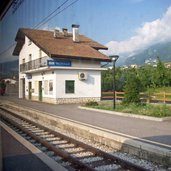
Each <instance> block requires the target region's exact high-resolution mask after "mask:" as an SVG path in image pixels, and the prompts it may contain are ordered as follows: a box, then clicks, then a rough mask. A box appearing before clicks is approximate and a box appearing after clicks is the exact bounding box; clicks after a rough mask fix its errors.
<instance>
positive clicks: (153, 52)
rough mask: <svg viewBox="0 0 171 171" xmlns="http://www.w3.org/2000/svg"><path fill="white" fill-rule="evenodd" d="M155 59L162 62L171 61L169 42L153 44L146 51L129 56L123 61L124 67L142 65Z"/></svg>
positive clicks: (170, 44) (170, 43)
mask: <svg viewBox="0 0 171 171" xmlns="http://www.w3.org/2000/svg"><path fill="white" fill-rule="evenodd" d="M157 57H159V58H160V60H161V61H163V62H168V61H171V42H167V43H159V44H155V45H153V46H151V47H149V48H147V49H146V50H144V51H142V52H140V53H137V54H136V55H133V56H130V57H129V58H127V59H126V60H125V65H131V64H137V65H143V64H144V62H145V61H147V60H155V59H156V58H157Z"/></svg>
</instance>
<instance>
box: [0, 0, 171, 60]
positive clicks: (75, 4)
mask: <svg viewBox="0 0 171 171" xmlns="http://www.w3.org/2000/svg"><path fill="white" fill-rule="evenodd" d="M17 2H18V4H20V5H18V6H17V9H16V10H15V11H14V6H13V5H12V7H11V8H10V9H9V11H8V12H7V14H6V16H5V17H4V18H3V20H1V21H0V62H3V61H6V60H12V59H17V57H12V55H11V54H12V51H13V48H14V46H15V44H14V43H15V41H14V39H15V36H16V32H17V30H18V28H20V27H29V28H36V29H48V30H53V29H54V28H63V27H64V28H68V29H69V31H71V25H72V24H73V23H74V24H79V25H80V33H81V34H84V35H86V36H88V37H90V38H92V39H93V40H95V41H98V42H99V43H102V44H104V45H106V46H107V47H108V48H109V50H108V51H106V52H103V53H105V54H107V55H119V56H120V58H121V59H125V58H126V57H128V56H130V55H132V54H134V53H136V52H137V51H138V50H140V49H144V48H146V47H148V46H150V45H153V44H155V43H158V42H166V41H171V22H170V21H171V0H36V1H35V0H17ZM59 7H60V8H59ZM54 10H56V11H55V12H54V13H53V15H52V16H50V19H49V18H48V20H47V21H46V20H45V19H46V17H47V16H48V15H49V14H51V13H52V12H53V11H54ZM42 20H45V22H44V23H41V21H42Z"/></svg>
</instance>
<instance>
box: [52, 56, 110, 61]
mask: <svg viewBox="0 0 171 171" xmlns="http://www.w3.org/2000/svg"><path fill="white" fill-rule="evenodd" d="M50 56H51V57H52V58H55V57H56V58H65V59H77V60H78V59H81V60H94V61H100V62H111V59H110V58H109V59H107V58H106V59H105V58H104V59H103V58H93V57H81V56H71V55H67V56H66V55H57V54H51V55H50Z"/></svg>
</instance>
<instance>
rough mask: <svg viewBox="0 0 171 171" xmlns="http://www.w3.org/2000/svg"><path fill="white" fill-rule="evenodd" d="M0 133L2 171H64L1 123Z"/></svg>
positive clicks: (64, 170)
mask: <svg viewBox="0 0 171 171" xmlns="http://www.w3.org/2000/svg"><path fill="white" fill-rule="evenodd" d="M0 133H1V138H0V141H1V145H2V146H1V148H2V153H1V155H2V156H1V157H2V167H1V169H2V170H3V171H20V170H21V171H31V170H36V171H58V170H60V171H66V169H65V168H63V167H62V166H60V165H59V164H58V163H57V162H55V161H54V160H52V159H51V158H49V157H48V156H46V155H45V154H44V153H42V152H41V151H40V150H39V149H37V148H36V147H34V146H33V145H32V144H31V143H29V142H28V141H26V140H25V139H24V138H22V137H21V136H20V135H18V134H17V133H15V132H14V131H13V130H12V129H10V128H9V127H8V126H6V125H5V124H3V123H2V122H0Z"/></svg>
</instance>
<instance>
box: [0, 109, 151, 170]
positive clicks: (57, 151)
mask: <svg viewBox="0 0 171 171" xmlns="http://www.w3.org/2000/svg"><path fill="white" fill-rule="evenodd" d="M0 109H1V110H3V111H5V112H7V113H9V114H10V115H12V116H13V117H16V118H18V119H21V120H23V121H26V122H28V123H29V124H32V125H34V126H36V127H38V128H40V129H42V130H44V131H45V132H49V134H53V135H54V136H56V137H60V139H63V140H66V141H67V142H68V143H72V144H74V145H75V146H77V147H82V148H83V149H85V150H87V151H89V152H92V153H93V154H94V155H95V156H99V157H103V158H104V159H105V160H106V161H108V162H109V161H110V162H111V164H119V165H120V166H121V167H122V168H123V169H130V170H132V171H148V169H146V168H143V167H141V166H138V165H136V164H134V163H131V162H129V161H126V160H123V159H121V158H119V157H116V156H113V155H111V154H109V153H106V152H104V151H102V150H99V149H97V148H95V147H92V146H90V145H87V144H85V143H83V142H80V141H77V140H75V139H73V138H71V137H67V136H66V135H63V134H61V133H59V132H55V131H54V130H51V129H49V128H47V127H44V126H42V125H40V124H37V123H35V122H33V121H30V120H28V119H26V118H23V117H21V116H18V115H17V116H16V115H15V114H14V113H13V112H11V111H8V110H7V109H4V108H2V107H0ZM0 115H1V116H2V115H3V114H0ZM3 117H5V118H6V120H8V122H10V123H11V124H15V125H16V127H18V128H19V129H21V130H23V132H25V133H26V134H28V135H29V136H30V137H32V138H33V139H35V140H36V141H38V142H40V143H41V144H43V145H44V146H45V147H47V148H48V149H49V150H51V151H54V152H55V154H57V155H59V156H61V157H62V158H64V160H68V161H70V162H71V163H74V166H76V165H79V167H80V168H81V169H82V170H84V169H88V170H95V169H94V168H91V167H89V166H88V165H87V164H84V163H82V162H80V161H79V160H78V159H77V158H75V157H72V156H71V155H70V154H69V153H68V152H64V151H61V150H60V149H57V148H56V147H55V146H54V145H52V144H50V143H49V142H48V141H47V140H46V141H45V140H43V139H42V138H40V137H37V136H36V135H35V134H33V133H32V132H31V131H30V130H27V129H25V128H23V126H21V125H20V124H18V123H17V122H14V121H11V120H10V119H9V118H8V117H6V116H4V115H3ZM13 122H14V123H13Z"/></svg>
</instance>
